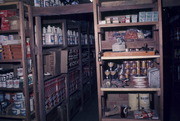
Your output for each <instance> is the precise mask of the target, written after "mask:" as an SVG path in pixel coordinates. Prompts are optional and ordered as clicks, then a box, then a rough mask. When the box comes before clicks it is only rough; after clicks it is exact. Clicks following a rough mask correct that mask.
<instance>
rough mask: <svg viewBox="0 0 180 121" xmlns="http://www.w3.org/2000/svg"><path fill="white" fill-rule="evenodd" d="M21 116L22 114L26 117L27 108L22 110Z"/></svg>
mask: <svg viewBox="0 0 180 121" xmlns="http://www.w3.org/2000/svg"><path fill="white" fill-rule="evenodd" d="M20 114H21V115H22V116H26V109H25V108H23V109H20Z"/></svg>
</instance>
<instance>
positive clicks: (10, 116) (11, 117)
mask: <svg viewBox="0 0 180 121" xmlns="http://www.w3.org/2000/svg"><path fill="white" fill-rule="evenodd" d="M0 118H9V119H26V117H25V116H19V115H17V116H16V115H2V114H1V115H0Z"/></svg>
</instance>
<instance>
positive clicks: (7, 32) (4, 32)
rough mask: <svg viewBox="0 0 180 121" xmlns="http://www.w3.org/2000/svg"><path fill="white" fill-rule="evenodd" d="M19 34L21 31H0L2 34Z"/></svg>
mask: <svg viewBox="0 0 180 121" xmlns="http://www.w3.org/2000/svg"><path fill="white" fill-rule="evenodd" d="M18 32H20V30H5V31H2V30H0V34H9V33H18Z"/></svg>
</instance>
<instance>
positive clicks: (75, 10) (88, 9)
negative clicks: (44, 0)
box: [32, 3, 93, 16]
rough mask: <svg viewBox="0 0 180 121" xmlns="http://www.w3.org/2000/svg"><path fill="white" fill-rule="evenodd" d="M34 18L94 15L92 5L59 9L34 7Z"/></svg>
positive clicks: (58, 7) (69, 6)
mask: <svg viewBox="0 0 180 121" xmlns="http://www.w3.org/2000/svg"><path fill="white" fill-rule="evenodd" d="M32 10H33V16H52V15H68V14H84V13H93V5H92V3H86V4H78V5H67V6H57V7H33V9H32Z"/></svg>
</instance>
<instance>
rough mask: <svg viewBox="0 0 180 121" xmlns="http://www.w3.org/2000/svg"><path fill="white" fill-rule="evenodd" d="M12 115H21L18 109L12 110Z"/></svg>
mask: <svg viewBox="0 0 180 121" xmlns="http://www.w3.org/2000/svg"><path fill="white" fill-rule="evenodd" d="M12 114H13V115H19V114H20V110H19V109H16V108H12Z"/></svg>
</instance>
